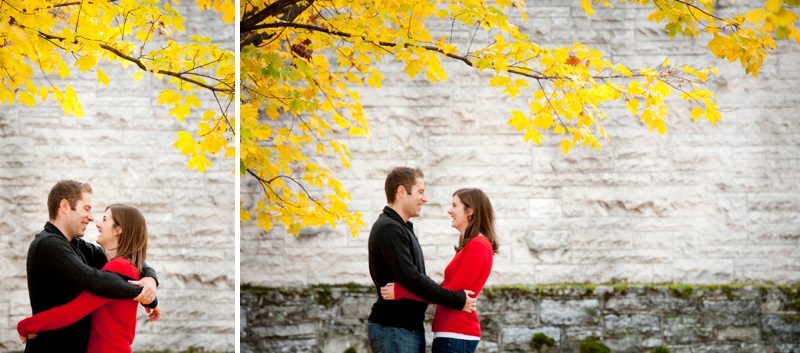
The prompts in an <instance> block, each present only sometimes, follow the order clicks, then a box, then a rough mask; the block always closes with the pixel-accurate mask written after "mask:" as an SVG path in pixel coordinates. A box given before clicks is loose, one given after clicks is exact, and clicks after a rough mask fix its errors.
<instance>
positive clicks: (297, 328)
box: [250, 323, 317, 339]
mask: <svg viewBox="0 0 800 353" xmlns="http://www.w3.org/2000/svg"><path fill="white" fill-rule="evenodd" d="M316 329H317V328H316V325H314V324H313V323H301V324H295V325H280V326H262V327H253V328H251V329H250V330H251V332H252V333H253V335H254V337H257V338H262V339H263V338H275V337H280V338H291V339H301V338H312V337H313V336H314V334H315V333H316Z"/></svg>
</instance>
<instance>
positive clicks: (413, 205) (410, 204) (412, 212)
mask: <svg viewBox="0 0 800 353" xmlns="http://www.w3.org/2000/svg"><path fill="white" fill-rule="evenodd" d="M426 202H428V198H427V197H425V180H422V178H417V182H416V183H415V184H414V186H413V187H412V188H411V195H405V199H403V211H404V212H405V214H406V215H407V216H408V217H409V218H412V217H419V215H420V212H422V204H424V203H426Z"/></svg>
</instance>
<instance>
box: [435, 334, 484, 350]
mask: <svg viewBox="0 0 800 353" xmlns="http://www.w3.org/2000/svg"><path fill="white" fill-rule="evenodd" d="M478 342H480V341H475V340H460V339H457V338H448V337H437V338H434V339H433V347H432V348H433V349H432V353H472V352H475V349H476V348H478Z"/></svg>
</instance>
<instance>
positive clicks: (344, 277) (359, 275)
mask: <svg viewBox="0 0 800 353" xmlns="http://www.w3.org/2000/svg"><path fill="white" fill-rule="evenodd" d="M308 266H309V272H308V281H309V283H342V282H344V283H347V282H354V283H365V282H368V281H370V276H369V263H368V261H366V259H363V260H358V261H341V262H327V261H315V262H309V263H308Z"/></svg>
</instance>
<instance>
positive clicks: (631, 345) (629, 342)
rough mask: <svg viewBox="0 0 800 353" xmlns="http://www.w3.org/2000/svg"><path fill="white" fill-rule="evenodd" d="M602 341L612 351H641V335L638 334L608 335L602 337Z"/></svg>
mask: <svg viewBox="0 0 800 353" xmlns="http://www.w3.org/2000/svg"><path fill="white" fill-rule="evenodd" d="M603 343H604V344H605V345H606V346H608V348H611V351H612V352H639V351H641V348H640V346H641V345H642V337H641V336H640V335H627V336H624V337H609V338H606V339H604V340H603Z"/></svg>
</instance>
